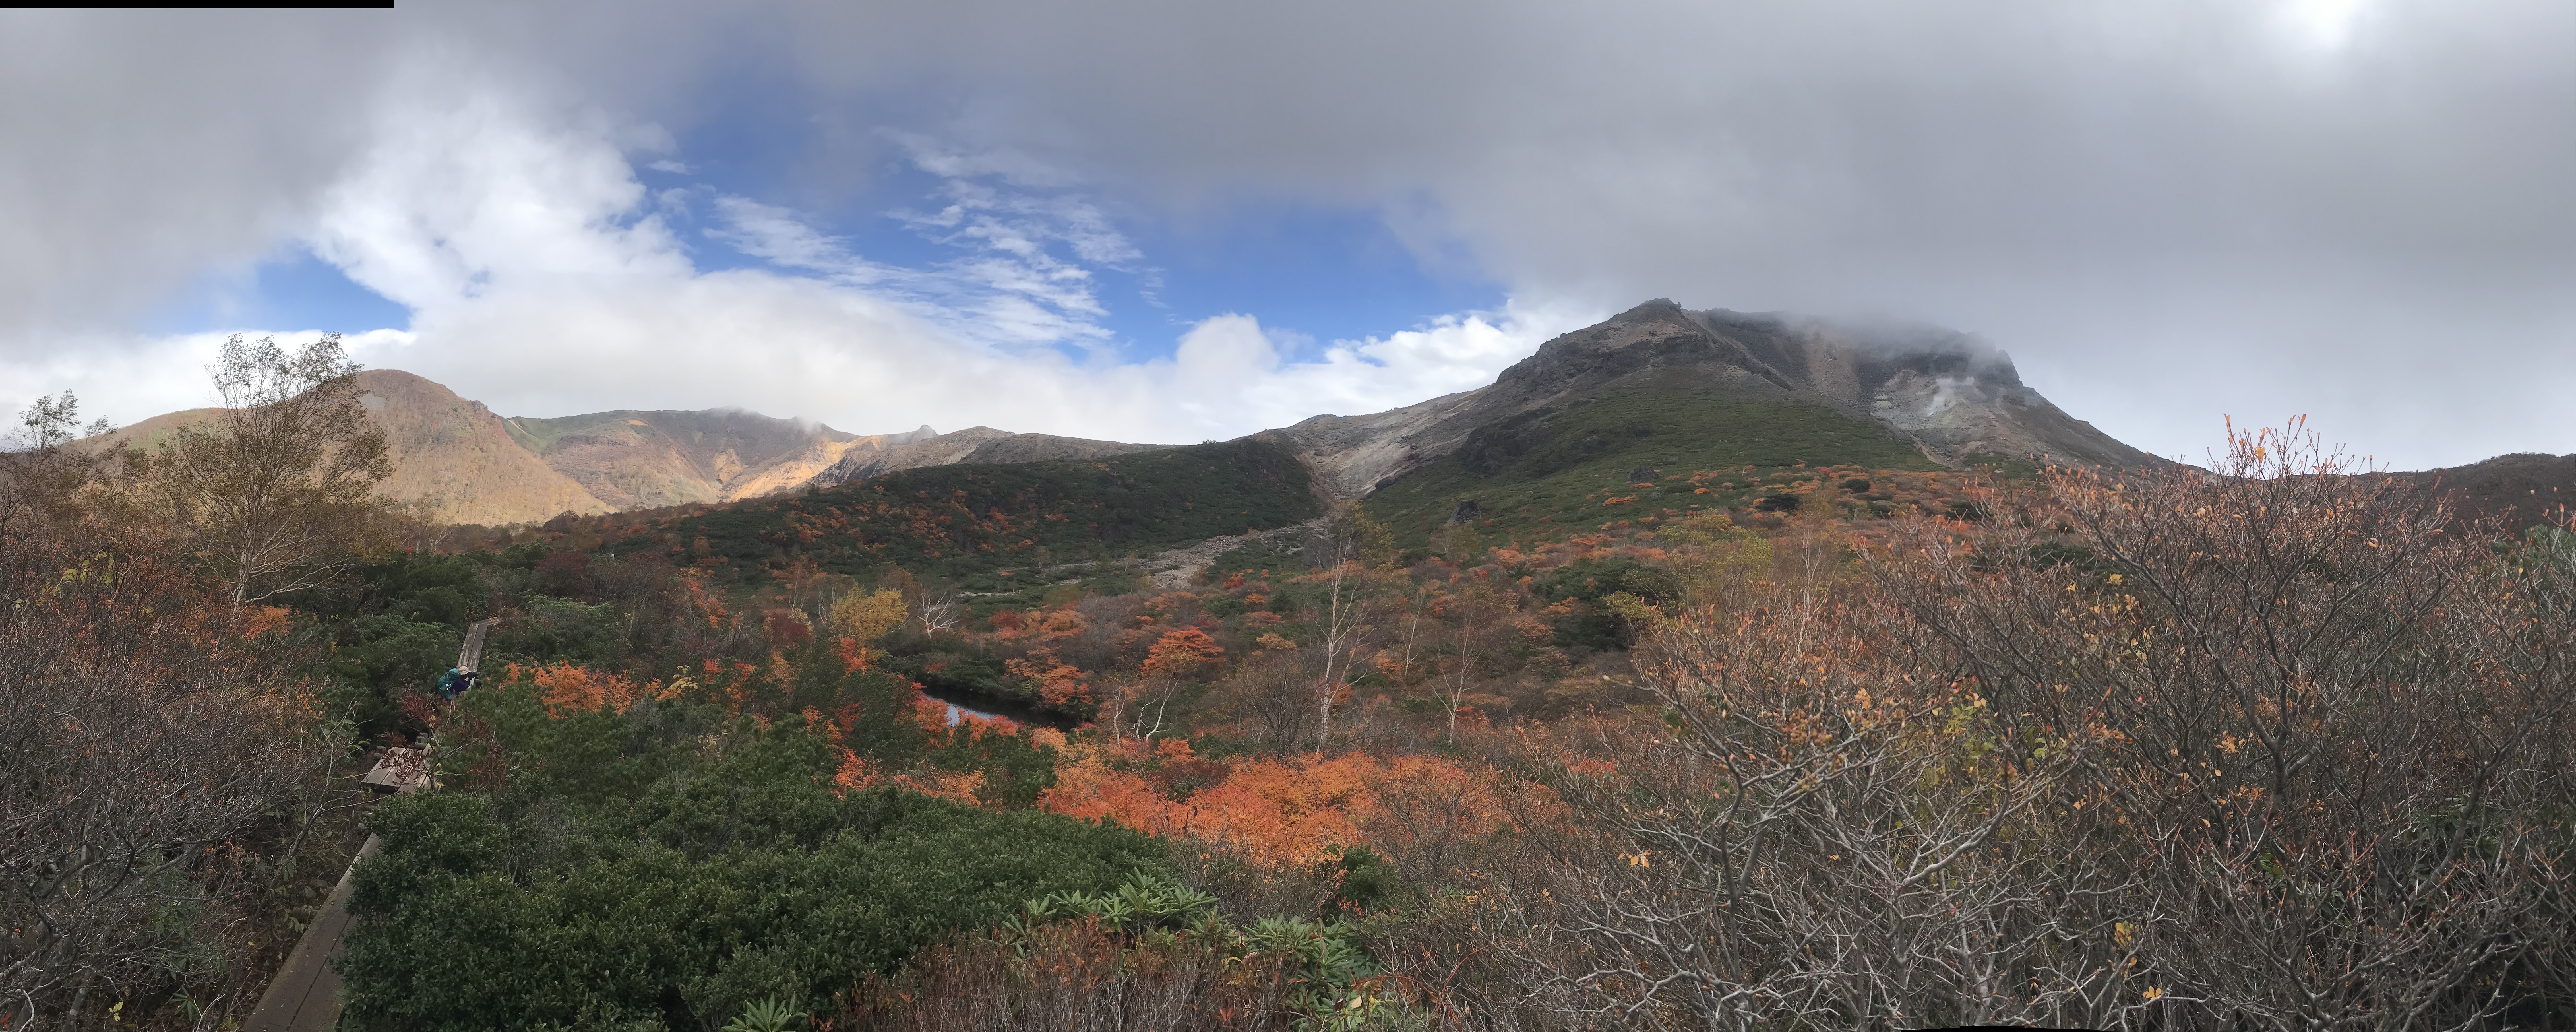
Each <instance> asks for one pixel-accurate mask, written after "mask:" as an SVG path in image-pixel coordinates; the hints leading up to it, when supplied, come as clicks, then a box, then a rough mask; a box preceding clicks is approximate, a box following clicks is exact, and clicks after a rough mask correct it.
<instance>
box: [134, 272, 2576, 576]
mask: <svg viewBox="0 0 2576 1032" xmlns="http://www.w3.org/2000/svg"><path fill="white" fill-rule="evenodd" d="M359 381H360V384H361V386H363V387H364V388H365V389H366V395H365V397H364V401H365V402H366V404H367V406H368V408H369V412H370V415H371V416H372V417H373V418H374V419H375V420H377V421H378V422H379V423H380V424H381V425H382V426H383V427H384V429H385V431H386V435H387V437H388V439H389V440H390V442H391V445H392V452H393V456H392V457H393V460H394V467H395V472H394V474H393V476H392V477H391V478H390V479H388V480H387V481H386V482H385V484H384V486H383V488H382V489H381V490H382V493H383V494H385V495H386V496H387V497H390V498H394V499H397V500H402V501H407V502H416V503H419V504H420V505H422V506H423V507H425V508H426V509H428V510H430V511H431V512H433V513H435V515H436V516H437V518H439V519H442V520H444V521H447V522H452V523H475V524H485V525H502V524H515V523H528V522H537V521H544V520H548V519H551V518H553V517H555V516H558V515H561V514H564V513H572V514H575V515H580V516H588V515H597V514H602V513H609V512H624V511H633V510H639V509H657V508H664V507H669V506H676V505H692V504H694V505H722V504H725V503H737V502H746V501H749V500H753V499H759V498H763V497H767V496H772V495H777V494H779V493H782V492H788V491H795V490H803V489H827V488H834V487H840V486H843V485H850V484H857V483H864V482H868V481H872V480H875V479H878V478H883V477H887V476H889V475H892V474H897V473H900V472H903V471H906V470H915V469H923V468H929V467H944V466H961V465H983V464H996V463H1027V462H1045V461H1050V460H1087V461H1101V460H1108V459H1113V458H1117V457H1122V456H1140V455H1144V454H1147V453H1153V452H1159V451H1164V450H1169V449H1171V448H1173V447H1174V446H1171V445H1157V444H1130V443H1121V442H1116V441H1095V440H1086V439H1082V438H1073V437H1059V436H1054V435H1050V434H1031V433H1011V432H1007V431H1003V430H996V429H993V428H990V427H980V426H978V427H969V428H967V429H964V430H959V431H955V432H951V433H946V434H942V433H938V432H936V431H934V430H932V429H931V428H930V427H928V426H922V427H919V428H917V429H914V430H909V431H905V432H902V433H894V434H876V435H856V434H850V433H845V432H843V431H840V430H836V429H833V428H832V427H829V426H825V425H822V424H820V423H815V422H810V421H806V420H798V419H777V418H772V417H769V416H763V415H759V414H757V413H752V412H745V411H742V410H740V409H710V410H704V411H695V412H685V411H629V410H618V411H613V412H598V413H591V414H587V415H578V416H564V417H558V418H535V417H503V416H499V415H496V414H494V413H493V412H492V411H491V410H490V409H489V408H487V407H486V406H484V405H483V404H482V403H481V402H477V401H472V400H468V399H465V398H461V397H458V396H457V395H456V394H455V393H454V392H452V391H450V390H448V389H447V388H445V387H443V386H440V385H439V384H436V383H433V382H430V381H429V380H426V379H423V378H421V377H418V376H414V375H412V374H410V373H405V372H401V371H398V370H369V371H367V372H364V373H361V374H359ZM210 415H211V410H206V409H195V410H189V411H185V412H174V413H170V414H167V415H162V416H156V417H154V418H152V419H148V420H145V421H143V422H141V423H137V424H135V425H133V426H130V427H127V428H125V429H123V430H120V431H117V432H116V433H114V434H112V435H111V436H110V439H111V440H115V441H122V442H132V443H136V444H140V445H143V446H146V447H148V446H150V445H151V444H153V443H155V442H157V441H158V440H160V439H161V438H163V437H166V436H167V435H168V433H169V432H170V431H171V430H172V429H173V428H175V427H177V426H179V425H182V424H185V423H187V422H191V421H195V420H201V419H205V418H207V417H208V416H210ZM1249 440H1258V441H1262V442H1267V444H1266V449H1267V450H1261V451H1260V453H1261V454H1263V455H1268V454H1271V453H1272V452H1273V451H1276V452H1279V453H1285V454H1293V455H1295V456H1296V460H1297V461H1298V462H1299V463H1300V464H1302V465H1303V466H1304V467H1305V468H1306V469H1307V470H1308V479H1309V480H1310V483H1309V485H1308V486H1307V487H1305V488H1303V489H1300V490H1302V491H1306V492H1309V493H1311V495H1312V498H1313V500H1314V501H1315V502H1317V503H1325V504H1329V503H1333V502H1341V501H1351V500H1358V499H1363V498H1365V499H1368V502H1369V507H1370V509H1371V510H1372V511H1373V512H1375V513H1377V514H1378V515H1379V516H1380V518H1381V519H1384V520H1386V521H1387V522H1388V523H1390V524H1391V525H1394V526H1396V527H1398V529H1399V531H1402V532H1410V533H1412V534H1419V533H1423V532H1426V531H1427V529H1429V528H1431V527H1433V526H1436V525H1438V524H1441V523H1444V522H1447V521H1448V520H1450V519H1453V518H1463V517H1464V514H1467V513H1484V514H1488V515H1489V516H1495V515H1505V516H1508V515H1510V514H1519V515H1521V516H1522V517H1526V518H1529V519H1540V518H1551V519H1557V520H1560V521H1566V522H1571V521H1574V520H1576V519H1578V518H1579V519H1593V518H1597V516H1598V513H1594V512H1589V511H1582V512H1577V511H1576V510H1578V509H1583V508H1584V505H1585V503H1584V502H1583V500H1584V499H1588V498H1592V497H1595V496H1598V495H1599V494H1600V493H1601V492H1602V491H1603V490H1606V489H1610V488H1612V487H1615V486H1617V485H1628V484H1633V483H1636V482H1639V478H1641V477H1650V476H1653V475H1656V474H1657V472H1658V471H1666V473H1665V475H1670V474H1671V473H1675V472H1681V471H1693V470H1697V471H1706V470H1718V469H1728V468H1734V467H1752V468H1762V467H1775V468H1776V467H1789V466H1794V465H1798V464H1806V465H1810V466H1857V467H1861V468H1864V469H1918V470H1933V469H1942V468H1963V467H1967V466H1971V465H1986V464H2005V465H2007V466H2010V465H2014V464H2021V463H2029V462H2060V463H2065V462H2073V463H2084V464H2092V465H2104V466H2140V465H2148V464H2154V463H2158V462H2161V461H2163V460H2160V459H2156V458H2154V457H2152V456H2150V455H2148V454H2146V453H2144V452H2141V451H2139V450H2138V449H2136V448H2133V447H2130V446H2129V445H2127V444H2124V443H2122V442H2120V441H2118V440H2115V439H2113V438H2112V437H2111V436H2109V435H2107V434H2104V433H2102V432H2101V431H2100V430H2097V429H2095V428H2094V427H2093V426H2092V425H2091V424H2089V423H2086V422H2083V421H2081V420H2078V419H2076V418H2074V417H2073V416H2070V415H2068V414H2067V413H2065V412H2064V411H2062V410H2060V409H2058V408H2057V406H2055V405H2053V404H2051V403H2050V402H2049V401H2048V399H2046V398H2044V397H2042V396H2040V394H2039V392H2038V391H2035V390H2032V389H2031V388H2030V387H2029V386H2027V385H2025V384H2023V383H2022V382H2021V378H2020V376H2019V374H2018V373H2017V372H2016V370H2015V369H2014V368H2013V364H2012V361H2011V359H2010V358H2009V357H2007V356H2006V355H2004V354H2003V353H2002V352H2001V351H1998V350H1996V349H1994V348H1993V347H1991V346H1990V345H1987V344H1985V343H1983V342H1981V341H1979V340H1976V339H1975V338H1972V337H1969V336H1967V335H1964V334H1960V333H1956V332H1952V331H1948V330H1942V329H1938V328H1932V327H1893V326H1874V327H1860V326H1853V325H1848V324H1837V323H1831V322H1826V321H1821V320H1813V319H1800V318H1794V317H1786V316H1778V315H1752V314H1744V313H1737V312H1729V311H1724V310H1713V311H1690V310H1686V309H1684V308H1682V307H1681V306H1679V305H1677V304H1674V303H1673V302H1671V301H1668V300H1660V299H1659V300H1655V301H1649V302H1647V303H1645V304H1642V305H1639V306H1637V307H1635V308H1633V309H1630V310H1628V311H1626V312H1623V313H1620V314H1619V315H1617V316H1614V317H1612V318H1610V319H1608V320H1606V321H1604V322H1602V323H1600V324H1598V325H1595V326H1591V327H1587V328H1585V329H1581V330H1577V331H1574V332H1572V333H1568V334H1565V335H1563V336H1560V337H1558V338H1556V339H1554V340H1551V341H1548V342H1547V343H1546V344H1544V345H1542V346H1541V347H1540V348H1539V349H1538V351H1537V353H1535V354H1533V355H1531V356H1530V357H1529V358H1526V359H1523V360H1522V361H1520V362H1519V363H1517V364H1515V365H1513V366H1512V367H1511V368H1509V369H1506V370H1504V371H1503V373H1502V374H1501V375H1500V376H1499V377H1498V378H1497V379H1496V381H1495V382H1494V383H1492V384H1490V385H1487V386H1485V387H1481V388H1478V389H1476V390H1472V391H1466V392H1462V393H1459V394H1452V395H1448V396H1445V397H1440V398H1433V399H1431V400H1429V401H1425V402H1422V403H1419V404H1416V405H1409V406H1406V407H1403V408H1399V409H1394V410H1391V411H1387V412H1380V413H1376V414H1373V415H1359V416H1342V415H1322V416H1316V417H1314V418H1312V419H1308V420H1305V421H1303V422H1300V423H1297V424H1295V425H1293V426H1289V427H1284V428H1281V429H1277V430H1269V431H1263V432H1262V433H1259V434H1255V435H1253V436H1252V438H1250V439H1249ZM1225 454H1233V453H1225ZM1245 454H1250V453H1245ZM1124 465H1125V464H1121V467H1122V468H1124ZM1136 468H1138V469H1146V468H1157V467H1136ZM2405 475H2406V476H2410V477H2418V478H2432V477H2442V478H2443V482H2445V483H2449V484H2453V485H2454V486H2455V487H2457V488H2458V489H2459V490H2460V492H2461V494H2460V498H2461V499H2462V503H2463V506H2464V507H2465V508H2468V509H2471V510H2474V511H2478V512H2485V511H2489V510H2494V511H2498V512H2506V513H2509V514H2511V515H2512V516H2514V517H2515V518H2516V519H2517V521H2518V522H2523V523H2528V522H2533V521H2535V520H2536V518H2537V514H2538V512H2539V510H2541V509H2543V508H2546V507H2548V506H2551V505H2554V504H2557V503H2556V501H2555V498H2554V495H2555V492H2556V490H2557V488H2558V487H2561V486H2566V487H2568V488H2569V489H2570V490H2571V491H2576V456H2569V457H2564V458H2561V457H2553V456H2505V457H2500V458H2498V459H2493V460H2489V461H2488V462H2486V463H2480V464H2478V465H2477V466H2472V467H2462V468H2461V469H2460V470H2458V471H2456V472H2451V471H2440V470H2436V471H2428V472H2426V473H2415V474H2405ZM1262 482H1264V483H1272V482H1277V481H1276V477H1275V476H1274V475H1272V474H1268V473H1265V474H1263V479H1262ZM2490 495H2492V496H2493V497H2492V498H2490V497H2489V496H2490ZM2508 495H2510V496H2511V497H2507V496H2508ZM2544 496H2550V497H2544ZM1707 501H1711V502H1714V501H1716V499H1707ZM1282 504H1283V505H1286V506H1287V508H1284V509H1279V510H1278V511H1281V512H1285V511H1289V510H1292V509H1297V508H1300V507H1301V506H1302V503H1299V504H1289V503H1287V502H1284V501H1283V503H1282ZM1590 504H1597V503H1590ZM1237 507H1238V508H1240V507H1242V506H1240V505H1238V506H1237ZM2523 510H2531V511H2530V512H2524V511H2523ZM1551 513H1554V514H1556V515H1554V516H1550V515H1549V514H1551Z"/></svg>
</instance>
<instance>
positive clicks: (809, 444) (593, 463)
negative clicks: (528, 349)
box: [503, 409, 932, 510]
mask: <svg viewBox="0 0 2576 1032" xmlns="http://www.w3.org/2000/svg"><path fill="white" fill-rule="evenodd" d="M503 423H504V424H505V425H507V426H508V427H509V430H510V436H511V438H512V439H513V440H515V441H517V442H518V443H519V444H520V445H521V446H522V447H524V448H525V449H526V450H527V451H530V452H534V453H535V454H537V455H538V456H540V457H542V458H543V459H544V460H545V463H546V465H547V466H549V467H552V468H553V469H554V470H555V471H556V472H559V473H562V474H563V475H565V476H567V477H570V478H572V479H573V480H574V481H575V482H577V483H579V484H580V485H581V486H582V487H583V488H585V489H587V490H588V491H589V492H590V493H591V495H592V496H594V497H596V498H598V499H599V500H600V501H602V502H605V503H607V505H608V506H609V507H610V508H612V509H619V510H626V509H654V508H661V507H663V506H669V505H686V504H690V503H703V502H731V501H739V500H741V499H744V498H756V497H759V496H761V495H766V494H773V493H776V492H779V491H783V490H786V489H788V488H793V487H801V486H803V485H804V484H805V483H806V482H807V481H810V480H813V479H814V478H815V476H816V475H817V474H819V473H822V472H823V471H824V470H826V469H828V468H830V467H831V466H832V464H833V463H836V462H839V461H840V460H841V459H842V457H843V456H845V455H846V454H848V453H849V452H850V451H851V450H853V449H861V448H869V447H882V446H884V445H888V444H895V445H900V444H903V443H907V442H910V441H913V440H918V439H922V438H925V437H928V436H932V432H931V430H930V428H929V427H926V426H925V427H922V428H921V429H920V430H915V431H910V432H906V433H900V434H880V435H876V436H873V437H860V436H856V435H853V434H846V433H842V432H841V431H838V430H834V429H832V428H831V427H828V426H824V425H822V424H820V423H813V422H807V421H805V420H797V419H773V418H771V417H768V416H764V415H760V414H759V413H756V412H745V411H743V410H741V409H709V410H706V411H702V412H677V411H667V410H665V411H653V412H636V411H629V410H626V409H619V410H617V411H614V412H594V413H590V414H587V415H579V416H564V417H562V418H558V419H538V418H533V417H524V416H523V417H512V418H510V419H506V420H504V421H503Z"/></svg>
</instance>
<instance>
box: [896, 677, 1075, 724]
mask: <svg viewBox="0 0 2576 1032" xmlns="http://www.w3.org/2000/svg"><path fill="white" fill-rule="evenodd" d="M921 694H923V695H924V696H927V697H929V699H930V701H931V703H932V704H934V705H940V706H945V707H947V708H948V723H949V724H950V725H951V726H954V725H955V724H956V723H957V721H958V719H959V718H961V717H982V718H985V719H987V720H991V719H996V718H998V719H1002V720H1008V721H1012V722H1014V723H1019V724H1026V725H1029V726H1031V727H1052V728H1057V729H1059V730H1065V731H1070V730H1072V729H1074V728H1075V727H1078V726H1080V725H1081V723H1082V722H1081V721H1078V720H1075V719H1073V718H1071V717H1067V716H1065V715H1063V714H1061V713H1041V712H1039V711H1037V710H1035V709H1032V708H1030V707H1028V706H1025V705H1022V704H1020V703H1018V702H1014V701H1012V700H1009V699H996V698H993V697H992V696H989V695H977V694H975V693H973V692H960V691H954V690H950V689H945V688H932V687H930V686H928V685H924V686H922V689H921Z"/></svg>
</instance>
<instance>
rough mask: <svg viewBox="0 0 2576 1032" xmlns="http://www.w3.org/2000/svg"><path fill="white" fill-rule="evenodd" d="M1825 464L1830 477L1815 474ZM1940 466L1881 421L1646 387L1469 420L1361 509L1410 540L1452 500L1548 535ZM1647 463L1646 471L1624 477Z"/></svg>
mask: <svg viewBox="0 0 2576 1032" xmlns="http://www.w3.org/2000/svg"><path fill="white" fill-rule="evenodd" d="M1826 467H1835V468H1836V471H1837V472H1839V473H1840V474H1842V475H1840V476H1837V477H1835V478H1834V479H1832V480H1831V481H1829V482H1823V483H1817V482H1818V481H1823V480H1824V478H1825V477H1826V476H1827V472H1826ZM1941 468H1942V467H1941V465H1940V464H1938V463H1935V462H1933V461H1932V460H1931V459H1929V458H1926V457H1924V455H1923V453H1922V452H1921V451H1920V450H1918V449H1916V448H1915V447H1914V445H1913V444H1912V443H1911V442H1909V441H1907V440H1905V439H1904V438H1902V437H1899V436H1897V435H1896V434H1895V433H1894V432H1892V431H1889V430H1888V429H1886V428H1885V427H1882V426H1879V425H1878V424H1876V423H1871V422H1868V421H1865V420H1858V419H1853V418H1851V417H1850V416H1846V415H1844V414H1842V413H1840V412H1836V411H1834V410H1833V409H1830V408H1827V407H1825V406H1822V405H1816V404H1811V403H1806V402H1795V401H1777V400H1743V399H1734V398H1726V397H1723V396H1721V395H1717V394H1714V393H1712V392H1706V391H1655V392H1641V393H1633V394H1622V395H1619V396H1615V397H1605V398H1593V399H1585V400H1583V401H1578V402H1575V403H1573V404H1571V405H1567V406H1564V407H1561V408H1552V409H1545V410H1541V411H1539V412H1534V413H1530V414H1529V415H1526V416H1522V417H1519V418H1516V419H1513V420H1510V421H1507V422H1504V423H1502V424H1498V425H1496V426H1493V427H1489V428H1486V429H1483V430H1479V431H1477V432H1476V433H1474V434H1472V435H1470V436H1469V437H1468V439H1467V441H1466V443H1465V444H1464V445H1462V446H1461V447H1460V448H1459V449H1458V451H1457V452H1456V453H1455V454H1452V455H1449V456H1446V457H1443V458H1441V459H1439V460H1437V461H1435V462H1433V463H1431V464H1430V465H1429V466H1426V467H1424V468H1422V469H1419V470H1416V471H1414V472H1412V473H1410V474H1407V475H1406V476H1404V477H1403V478H1401V479H1399V480H1397V481H1396V482H1394V483H1392V484H1389V485H1387V486H1386V487H1384V488H1381V489H1380V490H1379V491H1378V492H1377V493H1376V494H1374V495H1371V496H1369V499H1368V501H1367V502H1365V503H1364V506H1365V508H1366V509H1367V510H1368V513H1369V515H1370V516H1371V517H1373V518H1375V519H1377V520H1378V521H1380V522H1382V523H1384V524H1386V526H1387V527H1388V528H1389V529H1390V530H1392V531H1393V532H1394V533H1395V536H1396V540H1397V543H1398V544H1400V545H1403V546H1407V547H1414V546H1420V545H1423V544H1425V543H1427V542H1428V541H1429V539H1430V536H1431V535H1432V534H1433V533H1434V532H1436V531H1438V530H1439V529H1440V528H1441V527H1442V526H1443V525H1445V524H1447V523H1448V521H1449V518H1450V516H1451V514H1452V513H1454V512H1456V511H1457V510H1458V506H1459V503H1460V502H1462V501H1472V502H1474V503H1476V515H1475V517H1474V518H1473V522H1474V523H1475V525H1476V527H1477V528H1478V529H1479V530H1480V531H1482V532H1485V533H1487V534H1489V535H1493V534H1500V535H1502V536H1505V537H1517V536H1521V535H1525V534H1536V535H1539V536H1546V537H1553V536H1556V535H1558V534H1561V533H1562V532H1563V531H1566V530H1570V529H1576V528H1588V527H1591V526H1597V525H1600V524H1603V523H1610V522H1616V521H1619V520H1635V519H1639V518H1642V517H1648V516H1661V515H1664V514H1666V513H1668V512H1669V513H1673V514H1687V513H1689V512H1692V511H1705V510H1713V509H1719V508H1727V509H1742V508H1745V507H1748V506H1751V505H1754V504H1756V503H1758V502H1760V500H1761V499H1762V498H1764V497H1766V496H1778V497H1787V496H1789V495H1791V494H1794V493H1798V492H1797V489H1798V487H1799V486H1800V485H1808V487H1807V489H1808V490H1809V491H1812V490H1816V489H1819V488H1821V489H1825V490H1833V489H1836V488H1837V486H1838V485H1839V484H1840V483H1841V482H1842V481H1843V480H1847V479H1850V478H1851V477H1852V476H1854V475H1865V474H1864V472H1863V471H1867V470H1903V471H1932V470H1939V469H1941ZM1648 470H1651V471H1653V472H1652V473H1651V474H1650V475H1651V476H1652V477H1653V479H1652V481H1650V482H1649V481H1640V480H1637V479H1632V476H1631V475H1632V474H1635V473H1638V472H1641V471H1648ZM1641 483H1643V484H1645V486H1642V487H1641V486H1638V485H1639V484H1641ZM1773 504H1774V505H1775V506H1776V505H1777V504H1779V503H1773Z"/></svg>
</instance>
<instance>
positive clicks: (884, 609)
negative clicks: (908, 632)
mask: <svg viewBox="0 0 2576 1032" xmlns="http://www.w3.org/2000/svg"><path fill="white" fill-rule="evenodd" d="M903 619H904V605H903V593H902V592H899V591H878V592H872V593H869V594H865V595H861V594H856V593H853V594H851V595H850V596H849V597H847V598H844V599H842V600H840V601H839V602H836V603H834V604H833V605H832V631H833V632H834V633H835V634H838V635H840V636H841V637H844V638H852V639H856V640H857V641H859V642H862V643H865V642H871V641H875V640H877V639H879V638H882V637H885V636H886V633H887V632H889V631H892V630H894V629H895V628H897V627H900V626H903Z"/></svg>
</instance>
